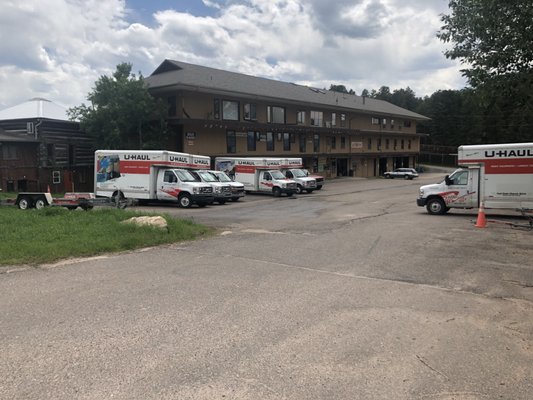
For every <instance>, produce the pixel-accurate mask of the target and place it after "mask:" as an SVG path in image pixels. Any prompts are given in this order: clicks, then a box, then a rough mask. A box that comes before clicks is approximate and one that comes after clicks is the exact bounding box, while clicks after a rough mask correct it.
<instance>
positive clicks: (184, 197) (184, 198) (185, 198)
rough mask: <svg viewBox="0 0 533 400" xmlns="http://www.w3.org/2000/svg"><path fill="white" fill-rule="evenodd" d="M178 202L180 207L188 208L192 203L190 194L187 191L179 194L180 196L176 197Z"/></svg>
mask: <svg viewBox="0 0 533 400" xmlns="http://www.w3.org/2000/svg"><path fill="white" fill-rule="evenodd" d="M178 203H179V205H180V207H181V208H189V207H190V206H191V204H192V201H191V196H190V195H189V194H187V193H182V194H180V197H178Z"/></svg>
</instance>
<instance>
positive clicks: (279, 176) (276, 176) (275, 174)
mask: <svg viewBox="0 0 533 400" xmlns="http://www.w3.org/2000/svg"><path fill="white" fill-rule="evenodd" d="M270 174H271V175H272V178H273V179H287V178H285V176H284V175H283V174H282V173H281V171H270Z"/></svg>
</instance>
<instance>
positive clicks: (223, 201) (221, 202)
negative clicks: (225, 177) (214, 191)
mask: <svg viewBox="0 0 533 400" xmlns="http://www.w3.org/2000/svg"><path fill="white" fill-rule="evenodd" d="M217 203H218V204H220V205H222V204H226V200H218V201H217Z"/></svg>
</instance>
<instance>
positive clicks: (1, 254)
mask: <svg viewBox="0 0 533 400" xmlns="http://www.w3.org/2000/svg"><path fill="white" fill-rule="evenodd" d="M140 215H156V214H150V213H139V212H134V211H127V210H118V209H115V208H101V209H94V210H91V211H87V212H85V211H82V210H75V211H69V210H67V209H66V208H63V207H45V208H43V209H41V210H36V209H30V210H25V211H22V210H18V209H17V208H15V207H0V265H20V264H41V263H49V262H53V261H57V260H60V259H64V258H69V257H87V256H94V255H98V254H102V253H108V252H118V251H125V250H133V249H136V248H141V247H149V246H156V245H161V244H166V243H174V242H180V241H185V240H192V239H195V238H198V237H201V236H206V235H209V234H212V233H213V230H212V229H211V228H208V227H206V226H203V225H198V224H195V223H193V222H191V221H188V220H182V219H176V218H172V217H170V216H168V215H162V217H163V218H165V220H166V221H167V224H168V231H166V230H161V229H158V228H155V227H150V226H137V225H135V224H123V223H121V222H122V221H124V220H127V219H129V218H131V217H137V216H140Z"/></svg>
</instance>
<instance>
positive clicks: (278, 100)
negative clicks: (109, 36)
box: [146, 60, 428, 177]
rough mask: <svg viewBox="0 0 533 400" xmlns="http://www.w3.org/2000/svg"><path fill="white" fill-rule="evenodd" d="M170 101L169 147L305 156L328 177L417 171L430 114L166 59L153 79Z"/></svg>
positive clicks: (156, 92) (154, 87) (159, 92)
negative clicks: (421, 126)
mask: <svg viewBox="0 0 533 400" xmlns="http://www.w3.org/2000/svg"><path fill="white" fill-rule="evenodd" d="M146 82H147V83H148V85H149V91H150V93H151V94H152V95H154V96H156V97H161V98H164V99H165V100H166V101H167V104H168V118H169V119H168V122H169V130H170V136H169V137H170V139H169V143H168V144H167V148H168V149H169V150H175V151H182V152H186V153H193V154H203V155H209V156H250V157H301V158H302V159H303V160H304V164H305V165H306V166H307V167H308V168H310V169H312V170H313V171H315V172H319V173H322V174H324V175H325V176H327V177H336V176H348V175H353V176H360V177H372V176H379V175H381V174H383V173H384V172H385V171H387V170H392V169H394V168H398V167H414V166H415V164H416V163H417V155H418V153H419V148H420V137H419V135H417V133H416V124H417V122H418V121H421V120H427V119H428V118H426V117H424V116H423V115H420V114H417V113H414V112H412V111H409V110H406V109H403V108H401V107H397V106H395V105H393V104H390V103H388V102H385V101H382V100H376V99H371V98H368V97H361V96H356V95H351V94H347V93H340V92H334V91H329V90H324V89H318V88H313V87H308V86H303V85H296V84H293V83H287V82H280V81H276V80H271V79H265V78H259V77H254V76H249V75H244V74H240V73H234V72H228V71H223V70H219V69H214V68H208V67H203V66H199V65H193V64H188V63H183V62H180V61H172V60H165V61H164V62H163V63H162V64H161V65H160V66H159V67H158V68H157V69H156V70H155V71H154V72H153V73H152V75H150V76H149V77H148V78H146Z"/></svg>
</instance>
